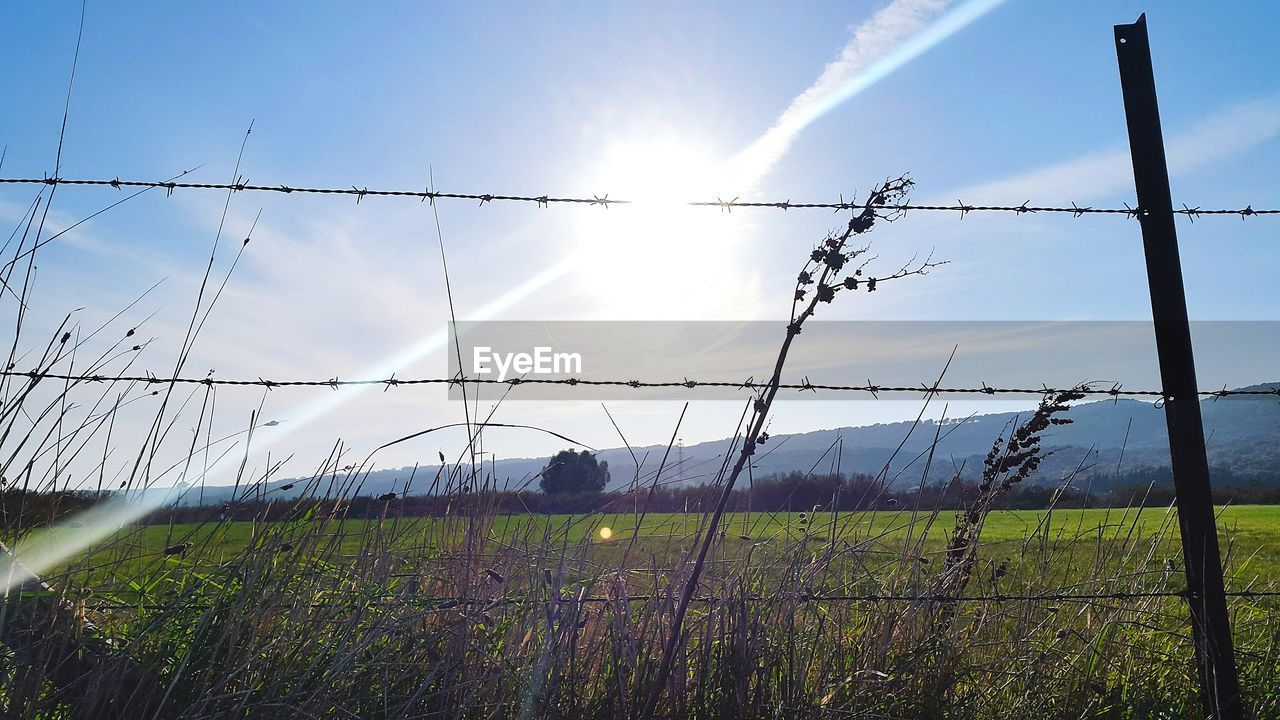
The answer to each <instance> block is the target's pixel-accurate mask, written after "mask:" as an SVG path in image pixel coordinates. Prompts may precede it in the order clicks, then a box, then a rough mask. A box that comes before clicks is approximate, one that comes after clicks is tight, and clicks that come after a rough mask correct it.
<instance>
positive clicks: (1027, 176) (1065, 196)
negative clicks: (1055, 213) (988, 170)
mask: <svg viewBox="0 0 1280 720" xmlns="http://www.w3.org/2000/svg"><path fill="white" fill-rule="evenodd" d="M1277 135H1280V97H1276V96H1273V97H1268V98H1263V99H1261V100H1254V101H1249V102H1241V103H1236V104H1233V105H1229V106H1227V107H1225V108H1223V109H1221V110H1219V111H1218V112H1216V113H1214V114H1213V115H1210V116H1209V117H1207V118H1205V119H1204V120H1202V121H1200V122H1199V123H1197V124H1195V125H1194V126H1192V127H1191V128H1189V129H1187V130H1184V131H1182V132H1179V133H1176V134H1174V135H1172V136H1170V137H1168V138H1166V140H1165V147H1166V153H1167V155H1168V161H1169V173H1170V174H1171V175H1174V176H1178V175H1187V174H1189V173H1192V172H1195V171H1197V170H1199V169H1201V168H1203V167H1206V166H1208V165H1211V164H1213V163H1215V162H1218V161H1220V160H1222V159H1224V158H1227V157H1230V156H1232V155H1235V154H1238V153H1241V152H1244V151H1246V150H1250V149H1252V148H1254V147H1257V146H1258V145H1260V144H1262V143H1264V142H1266V141H1268V140H1270V139H1272V138H1274V137H1276V136H1277ZM1132 189H1133V166H1132V164H1131V161H1130V157H1129V149H1128V148H1127V147H1125V146H1120V147H1116V148H1113V149H1108V150H1098V151H1095V152H1091V153H1088V154H1086V155H1083V156H1081V157H1078V158H1075V159H1073V160H1067V161H1064V162H1061V163H1057V164H1054V165H1050V166H1048V167H1043V168H1040V169H1037V170H1032V171H1030V172H1026V173H1022V174H1019V175H1015V176H1013V177H1008V178H1005V179H1003V180H996V181H993V182H988V183H983V184H980V185H972V186H969V187H965V188H961V189H960V190H957V191H953V192H951V193H948V195H947V196H946V198H945V200H943V199H940V200H939V202H949V201H953V200H955V199H956V198H960V199H963V200H964V201H965V202H969V203H974V202H978V203H983V204H1014V205H1017V204H1020V203H1022V202H1025V201H1027V200H1031V201H1032V204H1035V203H1062V202H1066V201H1068V200H1074V201H1077V202H1084V201H1089V200H1093V199H1096V198H1101V197H1105V196H1108V195H1113V194H1115V193H1119V192H1125V191H1128V192H1130V193H1132ZM1175 201H1176V198H1175Z"/></svg>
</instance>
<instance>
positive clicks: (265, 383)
mask: <svg viewBox="0 0 1280 720" xmlns="http://www.w3.org/2000/svg"><path fill="white" fill-rule="evenodd" d="M0 377H20V378H27V379H30V380H33V381H35V382H39V381H41V380H65V381H69V382H93V383H99V382H128V383H143V384H147V385H168V384H170V383H173V384H179V385H207V386H233V387H262V388H266V389H268V390H271V389H275V388H286V387H328V388H331V389H334V390H337V389H338V388H341V387H348V386H360V385H382V386H384V387H385V388H387V389H390V388H393V387H400V386H402V385H449V386H453V385H462V384H474V385H505V386H516V385H566V386H570V387H573V386H582V387H627V388H633V389H642V388H684V389H690V390H692V389H696V388H732V389H739V390H763V389H766V388H768V387H769V383H765V382H758V381H755V380H753V379H751V378H748V379H746V380H743V381H740V382H739V381H732V380H690V379H688V378H685V379H682V380H666V381H652V380H591V379H587V378H521V377H515V378H508V379H505V380H499V379H496V378H472V377H466V376H463V375H457V376H454V377H451V378H409V379H399V378H396V377H394V376H392V377H389V378H385V379H363V380H341V379H339V378H337V377H333V378H330V379H328V380H268V379H265V378H256V379H225V378H215V377H213V376H212V375H210V376H207V377H203V378H192V377H163V376H157V375H154V374H152V373H149V372H148V373H147V374H145V375H102V374H80V375H76V374H68V373H55V372H43V371H38V370H5V371H0ZM778 387H779V389H781V390H797V391H801V392H863V393H869V394H871V395H873V396H875V395H878V394H879V393H927V394H954V395H1050V394H1057V393H1062V392H1078V393H1083V394H1085V395H1092V396H1107V397H1157V398H1163V399H1165V400H1168V399H1169V398H1170V397H1171V395H1169V394H1167V393H1165V392H1164V391H1163V390H1129V389H1127V388H1125V387H1123V386H1121V385H1112V386H1111V387H1108V388H1098V387H1090V386H1087V385H1086V386H1079V387H1074V388H1056V387H1049V386H1047V385H1042V386H1040V387H1038V388H1030V387H1027V388H1017V387H992V386H989V385H986V384H985V383H984V384H983V385H982V386H981V387H946V386H942V385H938V384H932V385H930V384H928V383H920V384H919V385H876V384H874V383H871V382H868V383H866V384H864V385H835V384H824V383H814V382H810V381H809V380H807V379H806V380H804V381H802V382H798V383H794V382H793V383H781V384H779V385H778ZM1198 395H1199V396H1201V397H1205V398H1223V397H1241V396H1243V397H1280V386H1277V387H1274V388H1269V389H1264V390H1227V389H1226V388H1223V389H1222V390H1201V391H1199V392H1198Z"/></svg>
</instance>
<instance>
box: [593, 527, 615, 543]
mask: <svg viewBox="0 0 1280 720" xmlns="http://www.w3.org/2000/svg"><path fill="white" fill-rule="evenodd" d="M597 534H598V535H599V536H600V539H601V540H608V539H609V538H611V537H613V530H611V529H609V528H607V527H602V528H600V529H599V530H598V531H597Z"/></svg>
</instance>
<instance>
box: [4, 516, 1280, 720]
mask: <svg viewBox="0 0 1280 720" xmlns="http://www.w3.org/2000/svg"><path fill="white" fill-rule="evenodd" d="M726 520H727V522H726V523H725V524H722V526H721V528H722V530H723V532H722V537H721V538H720V541H719V542H718V543H717V544H716V546H715V551H714V555H713V557H712V558H711V562H710V563H709V565H708V569H707V571H706V573H705V574H704V576H703V578H702V580H701V582H700V584H699V586H698V592H697V602H696V603H695V604H694V606H693V610H692V611H691V613H690V615H689V617H688V619H687V620H686V633H687V634H686V636H685V640H684V642H683V644H682V649H681V652H680V654H679V656H678V657H677V666H676V671H675V672H674V673H673V676H672V679H671V680H670V682H671V690H670V692H669V694H668V697H667V699H666V700H664V705H663V708H662V713H663V714H664V715H670V714H677V715H687V716H691V717H729V716H734V717H738V716H750V717H815V716H818V717H848V716H850V714H852V715H853V716H866V717H885V716H888V717H974V718H977V717H984V718H986V717H1010V718H1012V717H1027V716H1037V717H1062V718H1067V717H1071V718H1075V717H1108V718H1113V717H1114V718H1130V717H1133V718H1136V717H1186V716H1190V715H1194V714H1195V713H1196V712H1197V711H1198V706H1197V701H1196V698H1195V667H1194V664H1193V662H1192V646H1191V643H1190V639H1189V635H1188V625H1187V613H1186V607H1185V604H1184V602H1183V601H1182V600H1181V599H1180V598H1177V597H1170V596H1165V595H1161V594H1160V593H1167V592H1176V591H1177V590H1179V589H1180V588H1181V587H1182V570H1181V561H1180V558H1181V552H1180V548H1179V545H1178V540H1177V522H1176V516H1175V515H1174V513H1173V512H1172V511H1167V510H1163V509H1150V508H1149V509H1145V510H1138V509H1129V510H1083V511H1081V510H1055V511H1053V512H1046V511H993V512H992V513H991V514H990V515H989V516H988V517H987V518H986V519H985V522H984V524H983V527H982V529H981V535H980V541H979V546H978V547H979V550H978V557H979V561H978V562H977V563H976V564H975V565H974V567H973V570H972V572H971V576H969V577H966V578H964V582H963V583H962V584H960V585H956V584H955V581H954V578H945V577H944V576H945V575H946V573H947V572H948V571H947V569H946V567H945V565H946V563H945V560H946V558H945V557H944V556H945V549H946V543H947V538H948V534H949V533H950V531H951V529H952V527H953V526H954V523H955V513H954V512H951V511H942V512H938V513H933V514H929V513H912V512H910V511H878V512H861V513H847V514H841V515H839V516H836V515H832V514H829V513H781V514H770V513H750V514H747V513H741V514H736V515H732V516H728V517H727V518H726ZM702 522H703V518H702V516H699V515H692V514H691V515H684V514H650V515H645V516H644V517H643V518H641V517H640V516H638V515H636V514H618V515H590V516H581V515H579V516H530V515H519V516H509V515H484V514H477V515H473V516H467V517H457V516H453V517H446V518H425V519H424V518H418V519H398V518H394V517H388V518H386V519H383V520H358V521H357V520H342V519H330V518H324V517H319V516H316V515H313V516H310V517H306V518H302V519H299V520H298V521H296V522H274V523H247V522H234V523H233V522H228V523H222V524H208V525H199V526H197V525H173V526H163V525H152V526H145V527H137V528H134V527H127V528H123V529H122V531H121V532H120V533H119V534H118V535H117V536H116V537H115V538H112V539H110V540H108V541H107V542H106V543H104V545H103V546H102V547H101V548H100V549H98V550H97V551H95V552H94V553H92V554H90V555H89V556H87V557H84V558H82V559H80V560H79V561H77V562H76V563H75V564H73V565H72V566H70V567H68V568H66V569H65V570H64V571H63V573H62V574H61V575H60V576H59V577H57V578H55V579H54V582H53V584H54V586H55V587H56V588H57V589H58V591H59V592H61V593H63V594H64V595H65V597H66V599H67V600H68V601H69V603H70V606H71V608H72V613H73V615H74V616H75V617H78V618H81V619H84V620H89V621H92V622H93V623H95V624H96V625H97V626H99V627H101V628H102V629H103V632H104V633H106V634H107V635H109V636H110V637H112V638H115V639H116V640H115V641H116V642H118V643H120V645H121V646H124V647H128V648H130V650H131V652H130V656H131V657H133V658H138V659H139V661H140V662H141V664H142V665H144V666H145V667H146V668H148V669H149V670H150V672H152V673H153V674H154V675H155V676H156V677H157V678H159V680H158V683H159V685H160V686H161V687H163V688H165V690H164V695H165V696H166V698H167V699H165V700H164V702H163V705H164V707H165V708H170V709H171V712H167V713H166V715H168V714H172V715H174V716H181V717H251V716H265V715H264V714H270V715H272V716H277V717H339V716H349V717H350V716H358V717H384V716H390V715H395V716H397V717H432V716H449V717H477V718H480V717H485V718H487V717H505V716H512V715H515V716H521V717H587V716H590V717H617V718H627V717H634V714H635V711H636V708H637V705H638V703H640V702H641V700H640V694H641V693H642V691H643V689H644V688H646V687H648V683H647V682H646V681H647V680H648V679H649V678H650V677H652V674H653V673H654V667H655V663H656V662H657V658H658V657H659V656H660V653H661V647H662V646H661V643H662V641H663V640H664V639H665V638H664V628H665V627H666V626H667V625H666V621H667V618H668V616H669V615H670V613H671V612H672V607H673V604H674V602H675V598H674V596H673V592H674V590H673V588H676V587H678V586H679V584H680V581H681V579H682V578H683V577H684V573H685V572H686V566H687V562H686V560H687V555H688V552H689V549H690V548H691V547H692V546H693V545H694V541H695V538H696V536H697V535H698V533H699V531H700V527H701V523H702ZM1219 522H1220V532H1221V535H1222V538H1223V542H1224V548H1225V550H1226V552H1227V557H1228V587H1229V588H1230V589H1233V590H1259V589H1272V590H1274V589H1276V587H1277V585H1276V580H1277V578H1280V508H1276V507H1264V506H1244V507H1231V508H1225V509H1222V510H1221V512H1220V515H1219ZM604 528H608V532H607V533H606V532H603V530H604ZM58 532H59V533H67V532H75V528H66V529H63V530H59V531H58ZM604 535H608V537H607V538H606V537H604ZM58 540H59V535H57V534H56V533H55V534H54V535H51V536H50V535H45V536H32V537H31V538H30V539H29V540H28V541H27V542H28V543H29V545H28V547H31V545H30V544H32V543H35V544H38V543H43V542H58ZM20 552H21V550H20ZM957 587H959V588H962V590H961V592H959V593H954V590H953V589H954V588H957ZM939 588H949V589H952V590H950V591H949V594H959V595H962V596H964V597H968V598H974V599H972V600H967V601H963V602H953V601H950V600H947V599H940V598H937V597H933V596H932V595H931V594H932V593H937V592H939ZM1122 593H1129V595H1124V596H1121V597H1111V598H1102V599H1088V598H1081V597H1079V596H1081V595H1089V594H1122ZM1145 593H1150V594H1145ZM868 596H874V597H868ZM886 596H891V597H888V598H886ZM1064 596H1067V597H1064ZM1231 607H1232V610H1233V613H1234V620H1235V624H1236V635H1237V646H1238V653H1239V660H1240V665H1241V668H1242V673H1243V684H1244V686H1245V688H1246V696H1247V703H1248V705H1249V706H1250V707H1252V708H1253V709H1254V712H1255V713H1256V715H1257V716H1258V717H1264V716H1276V715H1277V714H1280V705H1278V704H1277V697H1280V679H1278V678H1277V673H1276V672H1275V668H1276V667H1277V663H1278V662H1280V661H1278V660H1277V657H1278V656H1277V649H1278V643H1280V622H1278V621H1280V605H1278V604H1277V602H1276V600H1275V599H1274V598H1258V597H1248V598H1245V597H1240V598H1233V599H1232V600H1231ZM4 663H5V660H4V658H0V667H3V665H4ZM3 669H4V671H5V672H6V673H9V674H10V677H16V676H14V675H12V673H14V672H15V669H14V668H12V667H4V668H3ZM18 679H19V680H20V678H18ZM178 679H181V682H175V681H176V680H178ZM13 687H15V688H16V690H15V691H13V692H15V693H20V692H23V690H22V685H21V683H20V682H15V684H14V685H13ZM268 689H269V697H270V698H271V701H270V703H266V704H262V703H265V700H261V699H258V698H265V697H267V694H264V693H268ZM15 699H17V698H15ZM42 707H46V708H47V707H51V706H50V705H49V703H47V702H43V704H42ZM42 716H48V717H56V716H57V715H56V713H45V714H44V715H42Z"/></svg>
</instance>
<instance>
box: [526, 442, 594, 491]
mask: <svg viewBox="0 0 1280 720" xmlns="http://www.w3.org/2000/svg"><path fill="white" fill-rule="evenodd" d="M608 482H609V463H608V462H600V461H598V460H596V456H595V455H592V454H591V453H589V452H587V451H586V450H583V451H582V452H574V451H572V450H561V451H560V452H558V453H556V454H555V455H553V456H552V458H551V460H549V461H548V462H547V467H546V468H544V469H543V471H542V480H541V481H539V483H538V486H539V487H541V488H542V492H544V493H546V494H548V495H562V494H565V495H567V494H573V493H598V492H601V491H603V490H604V486H605V485H606V484H608Z"/></svg>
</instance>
